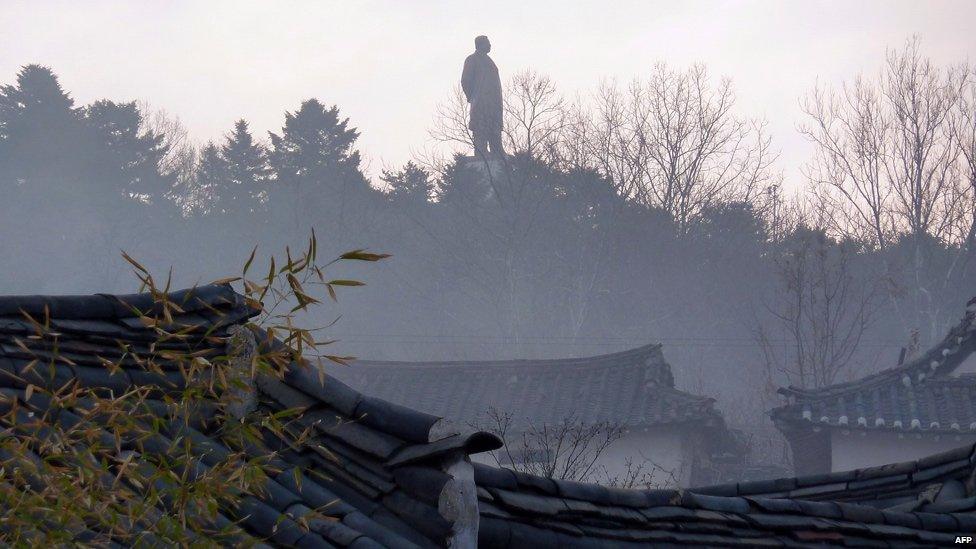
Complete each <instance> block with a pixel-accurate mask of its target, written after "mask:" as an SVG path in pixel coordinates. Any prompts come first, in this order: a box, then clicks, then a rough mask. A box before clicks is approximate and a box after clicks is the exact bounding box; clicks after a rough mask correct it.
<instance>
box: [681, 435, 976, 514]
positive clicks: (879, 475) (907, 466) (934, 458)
mask: <svg viewBox="0 0 976 549" xmlns="http://www.w3.org/2000/svg"><path fill="white" fill-rule="evenodd" d="M974 469H976V454H974V445H972V444H967V445H965V446H961V447H959V448H955V449H953V450H949V451H946V452H942V453H939V454H934V455H931V456H928V457H926V458H923V459H920V460H916V461H905V462H901V463H890V464H887V465H879V466H876V467H867V468H864V469H856V470H853V471H839V472H833V473H823V474H817V475H805V476H800V477H795V478H777V479H770V480H757V481H750V482H738V483H729V484H719V485H715V486H705V487H700V488H694V489H693V491H694V492H696V493H699V494H707V495H715V496H757V497H769V498H792V499H805V500H813V501H844V502H850V503H859V504H863V505H870V506H871V507H876V508H905V507H908V508H911V509H912V510H919V511H927V510H929V506H930V505H932V503H931V502H926V501H925V500H924V497H920V496H924V495H925V494H928V493H930V492H932V494H931V495H933V496H934V495H935V494H937V493H938V492H939V490H941V489H942V488H943V487H944V486H946V487H949V488H948V489H954V488H958V489H962V490H963V491H966V485H967V484H968V483H971V482H972V481H971V480H970V476H971V475H972V474H973V471H974ZM971 489H972V487H971V486H970V487H969V490H971ZM933 491H934V492H933ZM960 493H961V492H960ZM946 494H948V492H946ZM956 495H957V496H958V493H957V494H956ZM967 505H972V503H967Z"/></svg>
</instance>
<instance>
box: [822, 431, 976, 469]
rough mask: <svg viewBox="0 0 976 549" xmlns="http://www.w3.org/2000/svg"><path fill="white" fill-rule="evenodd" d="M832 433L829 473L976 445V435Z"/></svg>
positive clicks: (876, 432)
mask: <svg viewBox="0 0 976 549" xmlns="http://www.w3.org/2000/svg"><path fill="white" fill-rule="evenodd" d="M844 432H845V431H841V430H835V431H832V432H831V433H830V447H831V470H832V471H849V470H851V469H860V468H862V467H871V466H874V465H884V464H886V463H897V462H899V461H913V460H916V459H921V458H923V457H926V456H930V455H932V454H937V453H939V452H945V451H946V450H951V449H953V448H957V447H959V446H963V445H966V444H972V443H973V442H976V435H949V436H946V435H942V436H940V437H938V438H936V437H935V436H933V435H927V434H924V433H896V432H890V431H858V430H848V431H846V432H847V434H844Z"/></svg>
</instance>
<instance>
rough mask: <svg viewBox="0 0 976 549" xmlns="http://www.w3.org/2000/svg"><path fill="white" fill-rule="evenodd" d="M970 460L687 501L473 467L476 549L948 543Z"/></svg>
mask: <svg viewBox="0 0 976 549" xmlns="http://www.w3.org/2000/svg"><path fill="white" fill-rule="evenodd" d="M973 452H974V448H973V447H972V446H967V447H964V448H960V449H958V450H954V451H951V452H947V453H945V454H941V455H938V456H933V457H931V458H929V459H927V460H921V461H919V462H912V463H908V464H896V465H892V466H885V467H875V468H871V469H863V470H860V471H851V472H845V473H832V474H831V475H823V476H820V477H803V478H784V479H776V480H771V481H760V482H751V483H740V484H728V485H722V486H713V487H708V488H696V489H692V490H620V489H613V488H606V487H602V486H596V485H592V484H580V483H576V482H569V481H562V480H553V479H545V478H540V477H535V476H532V475H526V474H522V473H516V472H512V471H508V470H504V469H498V468H494V467H489V466H486V465H480V464H476V465H475V482H476V483H477V485H478V499H479V508H480V512H481V523H480V526H479V528H480V535H479V546H481V547H602V546H607V547H610V546H613V547H627V546H648V545H650V546H654V547H660V546H668V545H681V546H697V547H706V546H707V547H713V546H723V547H727V546H739V547H782V546H787V547H792V546H814V545H816V546H823V545H838V546H865V547H874V546H878V547H890V546H907V547H912V546H935V545H943V544H949V543H953V542H954V540H955V536H956V535H958V533H959V532H969V531H973V529H974V528H976V515H974V514H973V511H974V510H976V497H974V495H976V494H974V493H973V486H972V481H971V480H969V479H970V477H971V475H972V473H973V470H974V466H973V461H974V454H973ZM894 494H900V496H898V497H892V496H893V495H894ZM892 504H893V505H892Z"/></svg>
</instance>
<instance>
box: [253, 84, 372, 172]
mask: <svg viewBox="0 0 976 549" xmlns="http://www.w3.org/2000/svg"><path fill="white" fill-rule="evenodd" d="M358 138H359V132H358V131H356V129H355V128H350V127H349V119H348V118H346V119H340V118H339V109H338V107H335V106H333V107H332V108H330V109H327V108H325V106H324V105H322V103H320V102H319V101H318V100H317V99H309V100H307V101H305V102H303V103H302V106H301V108H299V109H298V110H297V111H295V112H292V113H288V112H286V113H285V125H284V127H283V128H282V129H281V134H280V135H278V134H275V133H271V147H272V152H271V155H270V161H271V166H272V168H273V169H274V172H275V175H276V177H277V180H278V181H279V182H280V183H282V184H289V183H295V184H300V185H309V184H314V185H316V186H327V187H337V186H338V185H340V184H343V183H351V182H355V183H357V184H360V185H366V184H367V183H366V179H365V177H364V176H363V174H362V172H360V162H361V159H360V155H359V151H358V150H355V149H354V148H353V147H354V145H355V143H356V140H357V139H358Z"/></svg>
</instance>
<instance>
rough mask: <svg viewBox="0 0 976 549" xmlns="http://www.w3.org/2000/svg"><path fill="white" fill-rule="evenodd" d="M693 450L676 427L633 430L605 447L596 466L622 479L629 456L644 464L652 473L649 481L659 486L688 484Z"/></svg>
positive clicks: (684, 485)
mask: <svg viewBox="0 0 976 549" xmlns="http://www.w3.org/2000/svg"><path fill="white" fill-rule="evenodd" d="M692 451H693V449H692V444H691V440H690V438H689V437H688V435H687V434H686V433H684V432H682V431H681V430H679V429H677V428H674V427H664V428H653V429H646V430H645V429H634V430H630V431H628V432H627V433H626V434H624V436H623V437H621V438H620V439H619V440H617V441H616V442H614V443H613V445H611V446H610V447H609V448H607V451H606V452H604V454H603V455H602V456H601V459H600V461H599V462H597V465H598V466H600V467H606V471H607V473H608V474H609V475H610V477H611V478H612V477H614V476H619V477H621V478H623V477H625V476H626V475H627V459H628V458H629V459H631V461H632V463H633V464H634V465H639V464H644V466H645V470H647V471H649V472H652V473H653V478H652V479H651V480H652V482H654V483H656V484H658V485H660V486H661V487H662V488H663V487H669V488H676V487H678V486H681V487H687V486H688V483H689V481H690V480H691V464H692ZM672 475H673V476H674V479H673V480H672ZM674 481H677V486H675V485H674Z"/></svg>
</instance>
